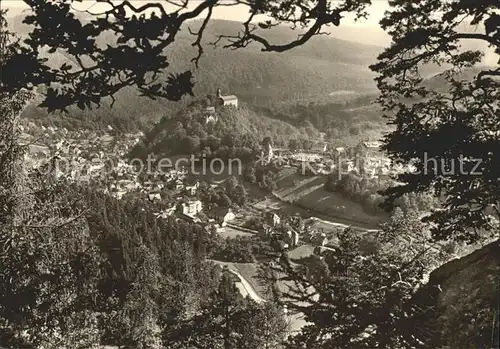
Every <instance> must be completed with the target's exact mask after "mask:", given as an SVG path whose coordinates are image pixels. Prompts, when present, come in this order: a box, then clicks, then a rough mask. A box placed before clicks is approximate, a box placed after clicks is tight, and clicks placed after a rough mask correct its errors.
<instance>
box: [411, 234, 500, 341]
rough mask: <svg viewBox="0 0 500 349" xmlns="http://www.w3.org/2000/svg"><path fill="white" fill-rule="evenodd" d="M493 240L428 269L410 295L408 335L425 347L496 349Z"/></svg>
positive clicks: (495, 253) (499, 257) (496, 246)
mask: <svg viewBox="0 0 500 349" xmlns="http://www.w3.org/2000/svg"><path fill="white" fill-rule="evenodd" d="M499 247H500V245H499V240H497V241H495V242H493V243H490V244H489V245H486V246H484V247H483V248H480V249H478V250H476V251H474V252H473V253H471V254H469V255H467V256H465V257H463V258H460V259H455V260H452V261H450V262H448V263H446V264H444V265H442V266H441V267H439V268H437V269H436V270H434V271H433V272H432V273H431V275H430V277H429V282H428V283H427V285H426V286H425V287H423V288H422V289H421V290H420V291H419V292H418V293H417V294H416V296H415V298H414V302H413V304H414V311H415V312H416V314H417V315H416V317H415V322H414V326H413V332H414V334H415V335H416V336H417V337H418V338H419V339H422V340H423V342H424V347H427V348H442V349H443V348H450V349H452V348H453V349H461V348H463V349H472V348H498V347H499V335H498V323H499V301H500V292H499V291H500V290H499V283H498V281H499V280H498V276H499V264H500V263H499V262H500V255H499V251H500V250H499Z"/></svg>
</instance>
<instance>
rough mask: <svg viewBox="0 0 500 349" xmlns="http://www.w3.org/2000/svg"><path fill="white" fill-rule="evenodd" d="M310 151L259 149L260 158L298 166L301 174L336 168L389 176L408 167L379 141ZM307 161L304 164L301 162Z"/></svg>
mask: <svg viewBox="0 0 500 349" xmlns="http://www.w3.org/2000/svg"><path fill="white" fill-rule="evenodd" d="M319 148H321V149H318V150H311V151H291V150H289V149H283V148H277V149H276V148H275V149H273V147H272V146H271V145H268V146H267V148H266V149H264V151H263V152H262V157H263V159H265V160H266V162H267V163H269V162H277V163H279V164H280V165H283V166H285V167H297V168H298V169H299V172H300V173H301V174H302V175H305V176H307V175H327V174H330V173H332V172H333V171H335V170H339V171H341V172H342V174H347V173H350V172H353V173H355V174H360V175H363V176H365V177H368V178H377V177H380V176H392V175H396V174H398V173H401V172H402V171H403V170H406V169H408V166H403V165H401V164H394V163H393V162H392V161H391V160H390V159H389V158H388V157H387V156H386V154H385V153H384V152H383V151H381V142H378V141H363V142H360V143H359V144H358V145H356V146H355V147H352V148H348V149H346V148H344V147H335V148H333V147H328V145H327V144H326V143H325V145H324V146H323V147H319ZM305 164H307V166H304V165H305Z"/></svg>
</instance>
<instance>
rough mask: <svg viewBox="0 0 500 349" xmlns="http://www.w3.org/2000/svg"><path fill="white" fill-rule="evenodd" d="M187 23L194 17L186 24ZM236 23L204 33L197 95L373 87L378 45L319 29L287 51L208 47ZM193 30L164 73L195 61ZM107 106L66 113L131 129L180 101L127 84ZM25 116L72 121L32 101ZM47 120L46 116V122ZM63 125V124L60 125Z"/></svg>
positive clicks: (288, 34)
mask: <svg viewBox="0 0 500 349" xmlns="http://www.w3.org/2000/svg"><path fill="white" fill-rule="evenodd" d="M23 18H24V17H23V16H22V15H18V16H13V17H11V18H9V21H10V22H9V24H10V26H11V28H12V29H13V31H14V32H16V33H17V34H18V35H19V36H21V37H23V36H26V35H27V34H28V32H29V31H30V28H29V27H28V26H27V25H25V24H23V23H22V20H23ZM187 25H189V26H190V27H192V28H196V26H198V25H200V21H191V22H189V23H187ZM240 28H241V23H238V22H232V21H226V20H213V21H212V22H211V23H210V24H209V25H208V26H207V28H206V31H205V34H204V44H205V53H204V56H203V57H202V59H201V61H200V69H199V70H195V71H194V76H195V81H196V86H195V94H196V96H197V97H201V96H205V95H206V94H213V93H214V92H215V90H216V89H217V88H218V87H220V88H221V89H222V90H223V92H224V93H226V94H235V95H237V96H238V97H239V98H240V99H241V100H242V101H247V102H250V103H258V104H267V105H271V104H274V103H277V102H281V101H293V100H296V99H306V98H307V97H308V96H309V95H325V96H327V95H328V94H330V93H332V92H336V91H339V90H352V91H357V92H365V91H370V92H373V91H374V90H375V84H374V82H373V78H374V74H373V72H371V71H370V70H369V68H368V66H369V65H370V64H371V63H373V62H374V61H375V59H376V56H377V55H378V53H380V52H381V51H382V48H381V47H378V46H374V45H363V44H359V43H354V42H350V41H345V40H341V39H336V38H332V37H328V36H323V35H320V36H318V37H315V38H314V39H312V40H311V41H310V42H308V43H307V44H305V45H303V46H302V47H297V48H295V49H293V50H291V51H288V52H285V53H267V52H261V50H260V47H259V46H257V45H249V47H247V48H244V49H241V50H229V49H222V48H214V47H213V46H210V45H208V43H209V42H212V41H213V40H214V39H215V38H216V37H217V35H219V34H226V35H228V34H235V33H237V32H238V30H240ZM297 34H298V32H294V31H291V30H290V29H287V28H281V27H279V28H274V29H273V30H271V31H269V32H266V37H267V38H268V39H269V40H272V41H273V42H277V43H280V42H286V41H289V40H293V39H294V38H296V36H297ZM112 40H113V38H112V37H109V36H108V37H102V38H99V40H98V41H99V42H100V43H101V44H105V43H108V42H111V41H112ZM193 41H194V37H193V36H191V35H190V34H189V32H188V30H187V26H186V28H183V31H182V32H181V33H180V34H179V36H178V37H177V38H176V41H175V43H174V44H173V45H172V46H171V47H168V48H167V51H166V53H167V54H168V56H169V61H170V63H171V65H170V69H169V71H168V73H170V72H179V71H183V70H185V69H190V68H193V64H192V63H191V58H193V57H194V56H195V55H196V51H195V50H196V48H194V47H192V43H193ZM47 57H49V64H50V65H51V66H54V67H59V66H61V65H62V64H63V63H69V64H71V59H70V57H68V56H66V55H65V54H64V52H59V51H57V52H56V53H54V54H51V55H50V56H47ZM116 100H117V102H116V104H115V106H114V108H113V109H110V108H109V107H108V106H106V105H103V106H102V107H101V108H99V109H97V110H93V111H88V110H86V111H81V110H78V109H77V108H73V109H72V110H71V119H75V118H76V119H78V120H80V121H81V124H80V125H79V126H82V127H84V126H85V124H88V125H90V127H102V126H106V125H107V124H111V125H112V126H114V127H117V128H118V129H120V128H121V129H124V130H135V129H138V128H142V129H144V128H145V127H149V126H150V125H151V124H153V123H154V122H156V121H158V120H159V119H160V118H161V117H162V116H164V115H165V114H166V113H169V112H171V111H172V110H176V109H178V108H179V105H178V104H177V105H176V104H174V103H171V102H168V101H165V100H158V101H151V100H149V99H147V98H143V97H139V96H138V94H137V92H136V91H134V89H132V88H127V89H124V90H122V91H120V92H119V93H118V94H117V95H116ZM24 116H26V117H32V118H44V119H46V121H45V122H54V123H61V122H62V123H63V124H65V126H66V127H68V126H69V127H71V125H70V123H71V121H70V119H69V118H68V117H67V116H62V115H55V114H54V115H51V116H50V117H49V118H48V119H47V116H46V113H45V111H44V110H40V109H38V108H36V107H34V106H32V107H30V108H27V110H26V112H25V113H24ZM47 120H49V121H47ZM61 126H62V125H61Z"/></svg>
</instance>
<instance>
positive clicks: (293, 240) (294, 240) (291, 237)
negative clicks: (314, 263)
mask: <svg viewBox="0 0 500 349" xmlns="http://www.w3.org/2000/svg"><path fill="white" fill-rule="evenodd" d="M299 237H300V235H299V233H298V232H296V231H295V230H293V229H288V230H287V231H286V233H285V234H284V236H283V240H284V241H285V242H286V243H287V244H288V246H289V247H292V248H294V247H297V245H298V244H299Z"/></svg>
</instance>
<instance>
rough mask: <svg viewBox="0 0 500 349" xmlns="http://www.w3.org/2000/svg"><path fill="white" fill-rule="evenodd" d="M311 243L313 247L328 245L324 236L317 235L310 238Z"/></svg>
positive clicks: (321, 234)
mask: <svg viewBox="0 0 500 349" xmlns="http://www.w3.org/2000/svg"><path fill="white" fill-rule="evenodd" d="M311 243H312V244H313V245H315V246H325V245H326V244H327V243H328V238H327V237H326V234H324V233H319V234H316V235H314V236H313V237H311Z"/></svg>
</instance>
